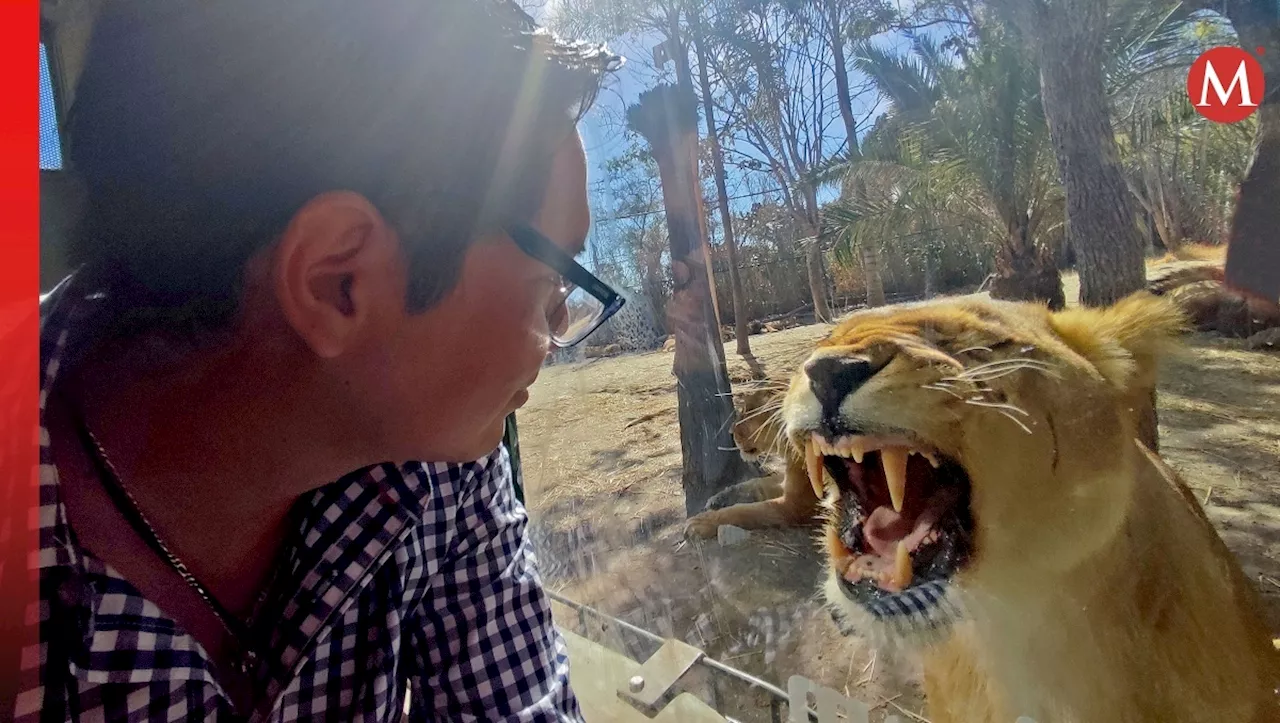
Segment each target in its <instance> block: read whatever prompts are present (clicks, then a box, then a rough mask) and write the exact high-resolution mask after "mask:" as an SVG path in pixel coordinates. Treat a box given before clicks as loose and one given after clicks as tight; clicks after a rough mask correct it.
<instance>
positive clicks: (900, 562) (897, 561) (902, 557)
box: [893, 540, 911, 590]
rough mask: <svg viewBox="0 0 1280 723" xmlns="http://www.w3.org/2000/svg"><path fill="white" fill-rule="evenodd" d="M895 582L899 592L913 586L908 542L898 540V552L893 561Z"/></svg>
mask: <svg viewBox="0 0 1280 723" xmlns="http://www.w3.org/2000/svg"><path fill="white" fill-rule="evenodd" d="M893 582H894V586H895V587H897V588H898V589H899V590H906V589H907V586H908V585H910V584H911V553H910V552H908V551H907V541H906V540H898V552H897V554H896V555H895V556H894V561H893Z"/></svg>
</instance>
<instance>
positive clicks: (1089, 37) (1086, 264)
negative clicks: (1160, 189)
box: [996, 0, 1146, 306]
mask: <svg viewBox="0 0 1280 723" xmlns="http://www.w3.org/2000/svg"><path fill="white" fill-rule="evenodd" d="M996 4H997V5H998V7H1000V8H1001V9H1002V11H1003V12H1004V13H1005V14H1006V15H1007V16H1008V17H1009V18H1010V19H1011V20H1012V21H1013V23H1014V25H1015V26H1016V27H1017V28H1018V29H1019V30H1020V31H1021V32H1022V34H1023V35H1025V36H1026V37H1027V38H1029V39H1030V40H1031V45H1032V46H1033V48H1034V50H1035V52H1036V56H1037V60H1038V61H1039V65H1040V93H1041V98H1042V100H1043V103H1044V113H1045V119H1046V121H1047V122H1048V126H1049V137H1050V138H1051V139H1052V141H1053V147H1054V153H1055V155H1056V156H1057V159H1058V173H1059V175H1060V176H1061V178H1062V185H1063V187H1064V188H1065V189H1066V196H1067V209H1066V210H1067V214H1066V215H1067V239H1068V242H1069V243H1070V244H1071V247H1072V249H1073V250H1074V251H1075V257H1076V268H1077V269H1078V270H1079V272H1080V303H1081V304H1084V305H1087V306H1105V305H1107V304H1111V303H1113V302H1115V301H1117V300H1119V299H1120V298H1122V297H1124V296H1126V295H1128V294H1130V293H1132V292H1134V291H1137V290H1139V289H1141V288H1143V286H1144V285H1145V283H1146V268H1145V265H1144V263H1143V246H1144V244H1143V241H1142V235H1141V233H1140V232H1139V230H1138V225H1137V217H1136V215H1135V214H1134V211H1133V206H1132V203H1131V201H1130V197H1129V192H1128V188H1127V187H1126V185H1125V180H1124V174H1123V171H1122V170H1121V168H1120V163H1119V151H1118V149H1117V147H1116V141H1115V133H1114V130H1113V129H1112V127H1111V117H1110V107H1109V106H1108V103H1107V93H1106V85H1105V83H1104V80H1103V75H1102V40H1103V35H1104V33H1105V30H1106V22H1107V8H1106V2H1105V0H1055V2H1052V3H1031V2H1026V0H998V2H997V3H996Z"/></svg>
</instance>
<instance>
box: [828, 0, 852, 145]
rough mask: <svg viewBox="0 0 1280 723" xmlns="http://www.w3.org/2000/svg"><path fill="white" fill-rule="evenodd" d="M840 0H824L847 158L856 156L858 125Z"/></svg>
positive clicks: (837, 101)
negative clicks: (854, 111) (855, 118)
mask: <svg viewBox="0 0 1280 723" xmlns="http://www.w3.org/2000/svg"><path fill="white" fill-rule="evenodd" d="M839 2H840V0H826V3H825V5H826V11H827V25H828V26H829V27H828V28H827V29H828V31H830V37H829V38H828V39H827V41H828V42H829V43H831V59H832V61H834V62H833V65H834V67H833V68H832V71H833V73H834V74H835V76H836V103H837V104H838V105H839V106H840V118H841V119H842V120H843V121H844V133H845V138H847V139H848V140H847V143H846V145H847V147H848V148H849V158H850V159H853V158H857V157H858V156H859V155H860V154H859V153H858V125H857V122H856V121H854V118H853V98H852V97H851V92H850V90H849V69H848V67H846V61H845V57H844V30H843V28H841V27H840V5H839Z"/></svg>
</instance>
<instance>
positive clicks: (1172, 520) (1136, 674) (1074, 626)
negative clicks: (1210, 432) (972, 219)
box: [782, 293, 1280, 723]
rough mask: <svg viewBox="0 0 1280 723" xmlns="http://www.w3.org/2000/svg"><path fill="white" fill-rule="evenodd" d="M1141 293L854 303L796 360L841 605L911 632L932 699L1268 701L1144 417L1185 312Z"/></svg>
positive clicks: (1156, 713) (985, 702)
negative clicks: (1077, 299) (1106, 298)
mask: <svg viewBox="0 0 1280 723" xmlns="http://www.w3.org/2000/svg"><path fill="white" fill-rule="evenodd" d="M1183 323H1184V322H1183V318H1182V316H1181V314H1180V313H1179V312H1178V311H1177V309H1176V308H1175V307H1174V306H1173V305H1172V304H1171V303H1170V302H1168V301H1167V300H1164V299H1162V298H1159V297H1155V296H1151V295H1149V294H1146V293H1142V294H1139V295H1135V296H1132V297H1129V298H1127V299H1124V300H1122V301H1121V302H1120V303H1118V304H1116V305H1114V306H1112V307H1110V308H1107V309H1071V310H1067V311H1062V312H1057V313H1053V312H1050V311H1048V310H1047V309H1046V308H1044V307H1043V306H1037V305H1034V304H1025V303H1013V302H1000V301H993V300H990V299H985V298H980V297H960V298H955V299H950V300H942V301H934V302H926V303H921V304H915V305H902V306H895V307H887V308H884V309H876V310H869V311H866V312H860V313H857V314H855V315H854V316H852V317H850V318H849V319H847V320H846V321H844V322H842V323H841V324H839V325H838V326H837V327H836V328H835V329H834V330H833V331H832V333H831V334H830V336H829V337H828V338H826V339H825V340H824V341H822V342H820V343H819V345H818V348H817V349H816V350H815V351H814V352H813V353H812V355H811V356H810V357H809V358H808V360H807V361H806V362H805V363H804V364H803V366H802V368H801V369H800V370H799V371H797V373H796V374H795V376H794V377H793V378H792V380H791V384H790V388H789V390H788V391H787V393H786V397H785V399H784V402H783V405H782V410H783V420H784V423H785V425H786V434H787V436H788V439H789V440H790V441H791V443H792V444H793V445H794V446H795V447H796V449H798V450H802V451H803V457H804V459H805V461H806V466H807V469H808V471H809V474H810V475H811V476H812V480H813V483H814V485H815V486H817V487H819V488H821V489H824V490H825V499H824V502H823V505H824V507H825V508H826V518H827V520H826V524H825V528H824V531H823V543H824V545H825V547H826V550H827V556H828V563H829V569H830V574H829V579H828V581H827V583H826V584H825V586H824V594H825V596H826V598H827V601H828V602H829V604H830V605H831V606H832V607H833V608H835V609H836V610H837V612H838V614H839V615H840V616H841V617H843V618H844V619H845V620H846V622H847V623H849V624H851V625H852V626H853V627H855V628H857V629H859V630H860V631H861V632H864V633H868V634H870V635H872V636H873V638H875V639H877V640H878V642H879V643H880V644H882V645H890V644H892V645H898V646H906V647H907V648H909V649H914V650H917V651H919V652H920V653H921V659H922V662H923V666H924V667H923V670H924V689H925V694H926V697H927V699H928V705H929V713H928V716H929V719H930V720H931V721H933V722H934V723H1013V721H1015V720H1016V719H1017V718H1018V716H1029V717H1030V718H1032V719H1034V720H1035V721H1036V722H1037V723H1173V722H1174V721H1177V722H1179V723H1200V722H1203V723H1210V722H1211V721H1212V722H1224V723H1225V722H1226V721H1231V722H1232V723H1244V722H1249V723H1260V722H1262V721H1280V707H1278V706H1277V690H1278V689H1280V688H1278V686H1280V668H1278V666H1277V660H1278V656H1277V655H1276V653H1275V650H1274V647H1273V643H1272V642H1271V637H1270V635H1269V634H1268V630H1267V626H1266V625H1265V623H1264V622H1263V616H1262V612H1261V603H1260V599H1259V596H1258V595H1257V591H1256V590H1255V589H1254V587H1253V586H1252V584H1251V583H1250V581H1249V580H1248V578H1247V577H1246V576H1245V574H1244V573H1243V571H1242V570H1241V568H1240V566H1239V565H1238V563H1237V562H1236V560H1235V558H1234V556H1233V555H1232V554H1231V553H1230V551H1229V550H1228V549H1227V547H1226V546H1225V545H1224V544H1223V542H1222V540H1221V539H1220V538H1219V537H1218V535H1217V534H1216V533H1215V531H1214V529H1213V527H1212V526H1211V524H1210V523H1209V521H1208V518H1207V517H1206V516H1205V514H1204V513H1203V511H1202V510H1201V508H1200V506H1199V504H1198V503H1197V501H1196V499H1195V497H1194V496H1193V495H1192V494H1191V493H1190V491H1189V490H1188V488H1187V487H1186V485H1185V484H1184V483H1183V482H1182V481H1181V480H1180V479H1179V478H1178V476H1177V475H1176V474H1175V473H1174V472H1173V471H1172V470H1171V469H1169V468H1168V467H1167V466H1166V465H1165V464H1164V463H1163V462H1162V461H1161V460H1160V458H1159V457H1158V456H1157V455H1156V454H1155V453H1153V452H1151V451H1149V449H1148V447H1147V446H1146V445H1143V444H1142V443H1141V442H1140V441H1138V437H1139V436H1140V434H1141V431H1140V427H1141V420H1140V417H1141V416H1142V414H1143V412H1144V410H1143V405H1144V404H1149V400H1150V399H1151V398H1152V393H1153V390H1154V386H1155V382H1156V362H1157V359H1158V357H1159V356H1160V354H1161V353H1162V352H1163V350H1164V347H1165V346H1166V345H1167V344H1171V343H1173V340H1174V337H1175V336H1176V334H1177V333H1178V331H1179V330H1180V329H1181V327H1182V325H1183Z"/></svg>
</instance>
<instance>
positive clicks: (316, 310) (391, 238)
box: [271, 191, 405, 358]
mask: <svg viewBox="0 0 1280 723" xmlns="http://www.w3.org/2000/svg"><path fill="white" fill-rule="evenodd" d="M271 274H272V285H273V288H274V290H275V295H276V301H277V303H278V304H279V305H280V309H281V311H282V313H283V314H284V316H285V318H286V319H287V320H288V322H289V325H290V326H292V327H293V328H294V330H295V331H296V332H297V333H298V335H299V336H300V337H302V339H303V341H304V342H305V343H306V344H307V346H309V347H310V348H311V349H312V351H314V352H315V353H316V354H317V355H319V356H321V357H324V358H334V357H337V356H340V355H341V354H342V353H343V352H345V351H346V350H347V349H349V348H350V347H351V345H352V344H353V343H354V342H355V341H356V340H357V339H359V338H361V337H362V336H364V335H365V334H367V333H369V332H370V331H373V330H374V329H376V327H377V322H378V321H379V320H380V319H387V318H390V317H388V316H387V311H388V309H384V308H383V307H388V306H395V305H398V306H400V307H403V304H404V288H405V273H404V269H403V264H402V256H401V253H400V247H399V240H398V238H397V237H396V235H395V232H394V231H393V230H392V229H391V228H390V226H388V225H387V223H386V221H385V220H384V219H383V217H382V215H381V214H380V213H379V212H378V210H377V209H376V208H374V206H373V204H372V203H370V202H369V201H368V199H366V198H365V197H364V196H361V195H360V194H358V193H352V192H348V191H332V192H328V193H323V194H321V195H319V196H316V197H315V198H312V199H311V200H310V201H308V202H307V203H306V204H305V205H304V206H303V207H302V208H301V209H299V210H298V212H297V213H296V214H294V216H293V218H292V219H291V220H290V222H289V226H288V228H286V229H285V231H284V233H283V234H282V235H281V237H280V240H279V242H278V243H277V244H276V249H275V253H274V256H273V262H272V268H271Z"/></svg>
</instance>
